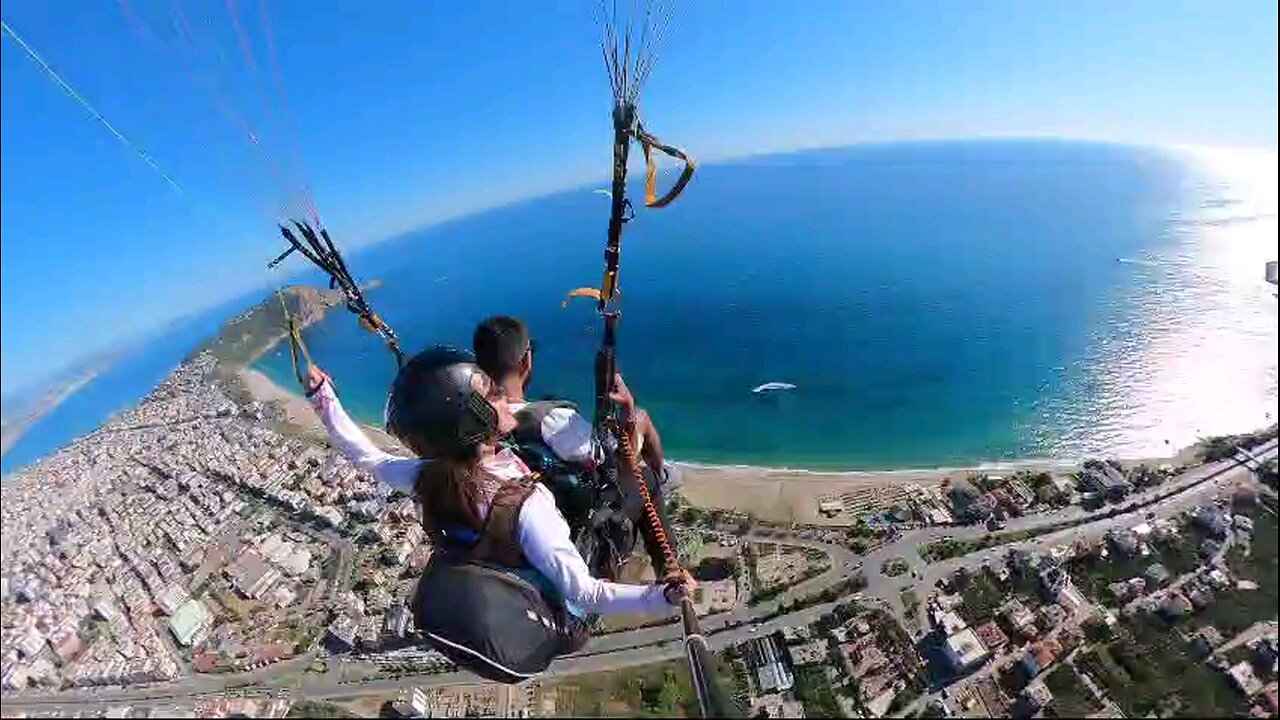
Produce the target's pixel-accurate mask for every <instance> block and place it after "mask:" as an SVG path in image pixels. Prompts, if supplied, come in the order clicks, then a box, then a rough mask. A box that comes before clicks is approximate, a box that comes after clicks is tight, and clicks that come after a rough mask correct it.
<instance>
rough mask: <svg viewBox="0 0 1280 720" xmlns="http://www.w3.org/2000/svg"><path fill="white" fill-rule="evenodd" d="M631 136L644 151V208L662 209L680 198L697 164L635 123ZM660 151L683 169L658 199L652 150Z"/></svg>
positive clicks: (687, 155)
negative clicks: (674, 160) (665, 192)
mask: <svg viewBox="0 0 1280 720" xmlns="http://www.w3.org/2000/svg"><path fill="white" fill-rule="evenodd" d="M631 134H632V136H634V137H635V139H636V140H637V141H639V143H640V147H641V148H642V149H643V150H644V165H645V177H644V204H645V207H651V208H662V207H666V206H667V205H669V204H671V201H673V200H675V199H676V198H678V197H680V193H682V192H684V188H685V186H686V185H688V184H689V181H690V180H692V179H693V171H694V170H696V169H697V167H698V164H697V163H696V162H695V161H694V159H693V158H691V157H689V154H688V153H686V152H685V151H683V150H681V149H680V148H678V147H675V146H674V145H667V144H666V143H664V142H662V141H661V140H659V139H658V138H657V137H655V136H653V135H650V134H649V133H648V132H647V131H646V130H645V129H644V126H643V125H641V124H640V122H639V121H636V125H635V129H633V130H632V131H631ZM655 148H656V149H658V150H661V151H662V152H663V153H665V154H666V155H667V156H669V157H673V158H675V159H677V160H679V161H681V162H683V163H684V169H682V170H681V171H680V177H678V178H676V182H675V184H674V185H672V186H671V189H670V190H668V191H667V194H666V195H663V196H662V197H658V189H657V185H658V166H657V163H655V162H654V159H653V150H654V149H655Z"/></svg>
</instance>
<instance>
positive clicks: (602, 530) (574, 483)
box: [510, 400, 638, 580]
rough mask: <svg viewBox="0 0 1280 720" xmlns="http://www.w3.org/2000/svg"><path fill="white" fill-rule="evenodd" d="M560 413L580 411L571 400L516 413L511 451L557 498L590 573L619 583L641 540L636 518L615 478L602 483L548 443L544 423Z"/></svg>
mask: <svg viewBox="0 0 1280 720" xmlns="http://www.w3.org/2000/svg"><path fill="white" fill-rule="evenodd" d="M560 408H565V409H569V410H573V411H574V412H577V409H578V408H577V405H575V404H573V403H571V402H568V401H566V400H539V401H537V402H531V403H528V404H527V405H525V406H524V407H523V408H521V409H520V410H519V411H517V412H516V413H515V418H516V428H515V430H513V431H512V433H511V436H510V447H511V449H512V451H513V452H515V454H516V455H517V456H518V457H519V458H520V459H521V460H522V461H524V464H525V465H528V466H529V470H530V471H531V472H532V473H533V477H534V478H535V479H536V480H537V481H538V482H541V483H542V484H543V485H546V486H547V489H548V490H550V491H551V494H552V495H553V496H555V499H556V507H557V508H559V510H560V513H561V514H562V515H563V516H564V518H565V522H567V523H568V524H569V529H570V532H571V537H572V538H573V541H574V545H575V546H576V547H577V548H578V552H579V553H581V555H582V558H583V559H584V560H586V562H587V567H589V568H590V569H591V573H592V574H593V575H595V576H596V577H602V578H606V579H609V580H615V579H617V577H618V567H619V565H620V564H621V562H622V560H623V559H624V558H626V557H627V556H628V555H630V554H631V551H632V549H633V548H634V547H635V542H636V538H637V537H638V535H637V526H636V524H635V517H632V516H633V515H634V513H633V512H628V511H627V509H626V505H625V503H624V500H623V496H622V493H621V491H620V490H619V489H618V486H617V482H616V479H608V478H602V477H600V476H599V474H598V473H597V472H596V471H595V470H594V469H592V468H590V467H587V466H585V465H583V464H580V463H573V462H568V461H566V460H563V459H561V458H560V457H559V456H557V455H556V454H555V451H554V450H552V449H551V447H550V446H549V445H548V444H547V442H546V440H545V439H543V436H542V421H543V420H544V419H545V418H546V417H547V415H548V413H550V412H551V411H553V410H556V409H560Z"/></svg>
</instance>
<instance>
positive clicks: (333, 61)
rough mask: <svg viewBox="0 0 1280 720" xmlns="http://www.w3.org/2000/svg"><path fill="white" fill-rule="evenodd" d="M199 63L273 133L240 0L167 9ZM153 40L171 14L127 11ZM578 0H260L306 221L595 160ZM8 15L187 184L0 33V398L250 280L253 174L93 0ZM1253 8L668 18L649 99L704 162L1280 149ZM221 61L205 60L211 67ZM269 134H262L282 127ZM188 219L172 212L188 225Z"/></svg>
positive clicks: (600, 169)
mask: <svg viewBox="0 0 1280 720" xmlns="http://www.w3.org/2000/svg"><path fill="white" fill-rule="evenodd" d="M184 4H185V6H186V12H187V13H188V14H189V15H190V17H189V18H188V20H189V22H190V24H191V25H192V26H193V28H194V30H195V39H194V42H193V43H191V44H190V45H187V46H182V47H186V48H188V49H189V50H190V51H191V52H193V53H196V54H194V55H192V57H194V58H196V62H197V64H198V66H199V67H201V68H203V69H204V73H205V74H204V75H203V76H205V77H208V76H210V75H214V76H216V77H219V78H221V81H222V82H223V83H224V90H223V95H224V96H225V97H226V98H228V101H227V107H230V108H233V109H236V110H237V111H238V112H239V113H240V114H241V115H243V116H246V117H247V118H248V120H249V122H250V123H251V124H252V125H254V126H255V127H257V128H258V129H259V131H260V134H262V135H263V138H264V140H266V141H268V142H270V138H272V137H283V135H282V134H281V133H274V134H273V133H272V132H271V129H272V128H278V127H282V126H284V124H285V123H283V122H274V123H273V122H272V118H273V116H271V115H268V114H267V112H266V109H267V107H268V104H266V103H263V102H261V100H262V97H263V96H262V95H259V94H258V92H257V91H256V90H255V88H256V87H258V86H256V85H255V84H254V79H255V77H258V78H261V79H262V82H263V87H264V89H265V91H270V90H271V89H272V85H271V83H272V73H271V71H270V64H269V61H268V59H267V55H266V42H265V36H264V33H263V29H264V27H265V26H264V25H263V23H262V22H261V20H260V17H259V14H258V9H259V6H258V0H238V1H236V0H233V3H232V4H234V5H236V6H237V7H238V9H239V11H240V14H241V16H242V18H243V22H244V25H245V32H246V34H247V37H248V38H249V40H250V42H251V43H253V44H254V50H255V52H256V55H255V58H256V60H257V61H258V62H259V63H260V66H259V68H258V70H259V75H257V76H255V75H253V74H252V73H250V72H249V70H248V69H247V68H246V63H245V59H244V56H243V54H242V53H241V51H240V47H239V45H238V44H237V40H236V35H235V33H234V31H233V29H232V26H231V24H230V21H229V14H228V12H227V5H226V4H225V3H224V2H223V1H222V0H211V1H210V2H201V3H194V2H191V0H184ZM124 5H125V6H128V7H132V8H133V10H134V11H135V12H136V14H137V15H138V16H140V17H141V18H142V19H143V20H144V21H146V22H148V23H150V25H151V26H152V27H153V28H156V29H157V30H160V31H162V32H163V34H164V35H165V36H168V37H171V36H172V31H171V30H170V27H171V24H170V23H171V11H170V8H171V3H170V0H130V1H129V2H126V3H124ZM594 5H595V4H594V3H593V2H591V1H590V0H584V2H559V3H551V2H526V1H523V0H513V1H511V2H449V1H446V0H441V1H440V2H400V3H387V2H377V1H376V0H363V1H362V2H341V3H329V2H320V3H312V2H303V1H301V0H288V1H285V0H272V1H271V2H270V27H271V28H272V29H273V30H274V35H275V44H276V46H277V50H278V57H279V67H280V72H281V75H282V77H283V79H284V85H285V87H286V90H287V94H288V105H289V108H290V109H291V110H292V113H291V114H292V118H293V121H294V122H293V124H294V125H295V126H296V127H295V132H294V133H291V134H289V135H288V137H292V138H294V141H293V143H292V144H291V145H290V144H285V145H282V144H278V143H274V144H273V147H275V148H276V151H277V155H278V156H284V157H286V158H287V155H288V153H287V152H285V151H284V149H287V148H288V147H293V146H296V147H297V148H299V150H300V153H301V157H302V161H303V164H304V165H305V167H306V169H307V171H308V174H309V175H310V178H311V180H312V183H313V185H314V191H315V196H316V198H317V200H318V203H319V206H320V209H321V212H322V214H323V215H324V217H325V219H326V222H327V224H328V225H329V226H330V227H331V228H332V229H333V230H334V232H335V235H336V237H338V238H339V239H340V242H342V243H344V244H346V245H347V246H358V245H362V244H366V243H370V242H376V241H378V240H380V239H385V238H387V237H388V236H391V235H394V234H398V233H401V232H404V231H408V230H412V229H415V228H417V227H421V226H424V225H428V224H431V223H433V222H437V221H439V220H441V219H444V218H447V217H450V216H454V215H458V214H460V213H464V212H469V211H475V210H478V209H482V208H484V207H487V206H491V205H494V204H498V203H502V202H504V201H507V200H511V199H516V198H520V197H527V196H530V195H534V194H538V193H543V192H548V191H552V190H556V189H559V188H564V187H570V186H574V185H578V184H582V183H586V182H590V181H594V180H597V179H599V178H602V177H604V176H605V175H607V173H608V165H609V161H608V153H609V141H610V134H609V133H610V130H609V119H608V109H609V97H608V85H607V82H606V79H605V76H604V70H603V64H602V61H601V58H600V53H599V48H598V45H597V41H598V36H599V33H598V28H597V26H596V24H595V20H594V18H593V11H592V10H593V8H594ZM4 17H5V20H6V21H7V22H9V23H10V24H11V25H12V26H13V27H14V28H15V29H16V30H17V31H18V32H19V33H21V34H23V35H24V36H25V38H26V39H27V41H28V42H30V43H31V44H32V45H33V46H34V47H35V48H36V49H37V50H39V51H40V52H41V53H42V54H43V55H44V56H45V57H46V59H47V60H48V61H49V62H50V63H51V64H52V65H53V66H54V68H56V69H57V70H58V71H59V72H61V73H62V74H63V75H64V76H65V77H66V78H67V79H68V80H69V81H70V82H71V83H72V84H73V85H75V86H76V87H77V88H78V89H79V90H80V91H81V92H82V93H83V94H84V95H85V96H86V97H87V98H88V99H89V100H90V101H91V102H92V103H94V104H95V105H97V106H98V108H99V109H100V110H101V111H102V113H103V114H104V115H105V116H106V117H107V118H108V119H110V120H111V121H112V122H113V123H114V124H115V125H116V126H118V127H119V128H120V129H121V131H122V132H124V134H126V135H128V136H130V137H131V138H132V139H133V140H135V141H136V142H138V143H139V144H142V145H145V146H146V147H147V148H148V149H149V150H150V151H151V152H152V154H153V155H154V156H155V157H156V159H157V161H158V162H159V163H160V164H161V165H162V166H163V167H165V168H166V169H167V170H168V171H169V172H170V173H171V174H173V175H174V176H175V177H176V178H177V180H178V182H179V183H180V184H182V185H183V186H184V187H185V189H186V193H185V196H179V195H178V194H177V193H175V192H174V191H173V190H172V189H171V188H170V187H168V186H167V185H166V184H165V183H164V181H163V180H162V179H161V178H160V177H159V176H158V175H157V174H156V173H155V172H154V171H152V170H151V169H149V168H148V167H146V166H145V165H144V164H143V163H142V162H141V161H140V160H139V159H138V158H137V157H136V156H134V155H133V154H132V153H131V151H129V150H128V149H126V148H124V147H123V146H121V145H120V144H119V143H118V142H117V141H116V140H115V139H114V138H113V137H112V136H110V135H109V134H108V133H107V131H106V130H105V129H104V128H102V127H100V126H99V125H97V124H96V123H95V122H94V121H92V120H91V119H90V118H89V117H88V116H87V115H86V113H85V112H84V111H83V110H82V109H81V108H80V107H79V106H77V105H76V104H74V103H73V102H72V101H71V100H70V99H69V98H68V97H66V96H65V95H64V94H63V93H62V91H61V90H59V89H58V88H57V87H55V86H54V85H53V84H52V83H51V82H50V81H49V80H48V78H46V77H44V76H43V75H42V74H41V73H39V72H38V71H37V70H36V68H35V66H34V65H33V64H32V63H31V62H30V61H29V60H28V59H27V58H26V57H25V55H24V54H23V53H22V51H20V50H19V49H18V48H17V47H16V46H14V45H13V44H12V43H10V42H9V41H8V39H6V40H4V49H3V82H2V83H0V88H2V89H3V98H2V102H0V108H2V112H3V119H2V123H0V124H2V125H3V148H2V150H0V161H2V163H3V168H2V174H3V178H4V182H3V185H2V186H0V188H2V193H3V196H2V199H0V204H2V212H0V222H2V225H3V226H2V228H0V237H2V238H3V241H2V244H0V247H2V248H3V262H0V272H2V274H3V277H2V281H0V290H2V294H3V296H2V302H0V310H2V313H3V317H2V318H0V328H2V333H3V338H2V340H3V342H0V353H2V354H3V391H4V392H5V393H10V392H13V391H15V390H18V389H20V388H21V387H23V386H25V385H28V384H30V383H32V382H33V381H36V380H38V379H40V378H42V377H43V376H45V375H47V374H48V373H49V372H50V371H52V370H54V369H56V368H58V367H61V366H65V365H66V364H67V363H70V362H73V361H75V360H77V359H80V358H82V357H84V356H86V355H89V354H92V353H94V352H98V351H101V350H102V349H104V348H106V347H109V346H111V345H112V344H114V343H116V342H119V341H121V340H127V339H129V338H135V337H137V336H138V335H139V334H140V333H144V332H146V331H149V330H153V329H155V328H157V327H159V326H160V325H161V324H163V323H164V322H165V321H168V320H171V319H173V318H175V317H177V316H179V315H182V314H185V313H188V312H191V311H194V310H198V309H200V308H203V307H208V306H210V305H212V304H214V303H216V302H218V301H219V300H225V299H227V298H229V297H232V296H235V295H237V294H240V293H243V292H245V291H247V290H250V289H252V288H254V287H257V286H260V285H263V284H265V282H266V281H267V280H268V278H267V276H266V274H265V272H264V271H263V270H262V267H263V263H264V260H265V259H266V258H268V257H269V256H270V255H271V254H272V253H273V251H274V250H275V249H277V247H278V240H277V238H276V237H275V235H274V234H273V227H272V224H271V222H272V220H273V213H274V210H273V208H275V207H278V205H279V204H278V202H277V201H276V199H275V198H274V197H273V195H272V190H271V184H270V182H269V178H270V174H269V173H268V172H267V171H266V170H264V169H263V168H262V167H261V166H260V165H257V164H255V161H254V157H255V156H254V154H253V153H252V151H251V149H250V144H249V142H248V141H247V140H246V139H245V137H244V135H243V133H241V132H239V131H237V130H236V128H235V125H234V124H233V122H231V121H229V120H227V119H225V118H224V116H223V115H222V114H220V111H219V110H218V107H219V105H218V104H217V102H216V101H215V100H214V98H213V95H211V94H210V93H209V92H207V91H206V90H205V89H204V87H203V86H202V85H200V84H199V83H198V82H197V81H196V80H193V79H192V78H191V77H190V76H189V75H188V74H187V73H186V72H184V71H183V69H182V68H183V67H184V66H183V63H182V61H181V58H182V57H183V55H181V54H180V53H175V51H174V49H173V48H172V47H168V48H166V47H161V46H157V45H155V44H153V43H151V42H150V40H149V39H148V38H147V37H146V36H145V35H143V34H141V33H140V32H139V31H138V29H137V28H136V27H134V26H132V25H131V24H130V23H129V21H128V19H127V18H126V15H125V13H124V12H123V11H122V6H121V5H119V4H117V3H115V2H106V1H104V2H81V1H79V0H39V1H37V0H9V1H8V2H6V3H5V4H4ZM1276 23H1277V16H1276V8H1275V4H1274V3H1273V2H1272V3H1269V2H1261V1H1258V2H1253V1H1239V0H1232V1H1231V2H1191V3H1185V2H1169V1H1168V0H1159V1H1153V2H1148V1H1140V0H1133V1H1129V0H1126V1H1125V2H1110V1H1108V2H1093V1H1086V2H1050V1H1047V0H1033V1H1027V0H1010V1H1009V2H961V1H960V0H947V1H941V2H910V3H889V2H880V1H879V0H872V1H868V2H858V1H856V0H836V1H834V2H825V1H819V0H806V2H800V3H785V2H773V1H772V0H771V1H769V2H764V1H762V0H746V1H745V2H722V1H713V0H705V1H698V2H685V3H682V4H680V5H679V6H678V7H677V14H676V19H675V22H674V23H673V25H672V27H671V29H670V31H669V33H668V37H667V42H666V44H665V47H664V48H663V50H662V55H661V57H660V59H659V64H658V66H657V69H656V71H655V73H654V76H653V80H652V81H651V82H650V84H649V86H648V88H647V90H646V95H645V97H644V100H643V102H642V105H643V107H644V109H645V112H646V115H647V116H648V117H649V118H650V119H651V125H652V127H653V129H654V130H656V131H657V132H658V133H659V134H660V135H662V136H664V137H667V138H670V139H672V140H678V141H679V142H681V143H683V144H684V145H686V146H687V147H689V148H690V149H691V150H692V151H693V152H694V153H695V155H697V156H698V157H699V158H700V159H703V160H711V161H714V160H716V159H723V158H729V157H734V156H741V155H746V154H752V153H759V152H766V151H777V150H786V149H793V148H800V147H813V146H820V145H839V144H848V143H853V142H858V141H864V140H880V139H894V138H915V137H952V138H959V137H973V136H988V137H989V136H1002V135H1049V136H1059V137H1088V138H1106V139H1115V140H1121V141H1134V142H1141V143H1176V144H1199V145H1217V146H1222V145H1225V146H1263V147H1271V148H1274V147H1275V145H1276V120H1277V118H1276V104H1277V103H1276V86H1277V73H1276V43H1277V33H1276ZM217 53H221V56H220V57H219V55H218V54H217ZM277 119H278V118H277ZM193 207H194V209H193Z"/></svg>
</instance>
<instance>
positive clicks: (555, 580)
mask: <svg viewBox="0 0 1280 720" xmlns="http://www.w3.org/2000/svg"><path fill="white" fill-rule="evenodd" d="M311 404H312V407H314V408H315V411H316V414H317V415H319V416H320V421H321V422H322V423H324V426H325V429H326V430H328V432H329V438H330V440H332V442H333V444H334V446H335V447H337V449H338V451H339V452H341V453H342V454H343V455H344V456H345V457H346V458H347V459H348V460H350V461H351V462H352V463H354V464H355V465H356V466H357V467H360V468H361V469H363V470H366V471H368V472H370V473H372V474H373V476H374V477H375V478H376V479H377V480H378V481H379V482H382V483H384V484H386V485H389V486H391V487H393V488H395V489H397V490H400V491H401V492H404V493H406V494H409V495H412V494H414V490H413V485H414V481H415V479H416V478H417V476H418V470H419V468H421V467H422V463H423V462H425V461H424V460H422V459H420V458H403V457H397V456H395V455H392V454H391V453H388V452H384V451H382V450H380V449H378V448H377V447H376V446H375V445H374V444H373V443H372V442H371V441H370V440H369V438H368V436H366V435H365V434H364V431H362V430H361V429H360V426H359V425H357V424H356V423H355V421H353V420H352V419H351V417H350V416H349V415H347V412H346V410H345V409H344V408H343V407H342V403H341V402H339V401H338V396H337V394H336V393H334V391H333V386H332V385H331V384H330V383H327V382H326V383H325V384H324V385H323V386H322V387H321V388H320V389H319V390H318V391H317V392H316V393H315V394H314V395H312V396H311ZM484 469H485V470H486V471H488V472H489V473H490V474H492V475H493V476H495V477H497V478H499V479H501V480H518V479H520V478H523V477H525V476H527V475H528V474H529V468H528V467H527V466H526V465H525V464H524V462H523V461H521V460H520V458H518V457H516V456H515V454H514V453H512V452H511V451H510V450H502V451H500V452H498V453H497V454H496V455H494V456H493V457H492V458H490V459H487V460H486V461H485V463H484ZM480 511H481V513H482V514H484V515H485V516H487V515H488V513H489V508H488V505H487V500H486V504H485V506H484V507H482V508H480ZM517 530H518V532H519V540H520V548H521V550H522V551H523V552H524V556H525V558H526V559H527V560H528V561H529V564H530V565H532V566H533V567H534V568H537V570H538V572H540V573H542V574H543V575H544V576H545V577H546V578H547V579H548V580H550V581H551V582H552V584H554V585H555V586H556V588H557V589H558V590H559V591H560V593H561V594H562V595H563V596H564V597H565V599H566V600H569V601H570V602H572V603H574V604H575V605H577V606H578V607H580V608H582V609H583V610H586V611H587V612H594V613H599V614H601V615H617V614H625V613H646V614H651V615H670V614H673V613H674V612H675V608H674V607H672V605H671V604H670V603H668V602H667V600H666V598H665V597H664V596H663V594H662V591H663V587H662V586H661V585H625V584H622V583H614V582H608V581H606V580H601V579H599V578H595V577H592V576H591V571H590V569H588V568H587V563H586V562H585V561H584V560H583V559H582V555H581V554H580V553H579V552H578V549H577V548H576V547H574V545H573V541H572V540H571V538H570V533H569V524H568V523H566V522H565V520H564V516H562V515H561V514H560V510H559V508H557V507H556V502H555V497H554V496H553V495H552V494H551V491H550V490H548V489H547V488H546V487H545V486H543V485H538V486H537V488H536V489H535V490H534V492H533V494H532V495H530V496H529V499H528V500H526V501H525V503H524V505H523V506H522V507H521V508H520V517H519V519H518V522H517Z"/></svg>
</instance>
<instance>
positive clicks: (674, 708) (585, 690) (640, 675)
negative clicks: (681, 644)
mask: <svg viewBox="0 0 1280 720" xmlns="http://www.w3.org/2000/svg"><path fill="white" fill-rule="evenodd" d="M716 665H717V667H716V681H717V682H718V683H720V686H721V687H722V688H724V690H725V691H726V693H728V694H730V695H731V696H732V697H734V698H735V699H737V698H738V696H739V695H743V693H740V692H738V685H739V684H740V681H739V679H738V678H736V677H735V672H734V670H733V668H732V664H731V663H730V662H728V661H727V659H724V658H717V664H716ZM555 691H556V713H557V715H560V716H565V717H570V716H572V717H700V711H699V707H698V696H697V694H696V693H695V692H694V689H693V683H692V679H691V678H690V676H689V669H688V666H687V665H686V664H685V662H684V660H673V661H668V662H662V663H655V664H652V665H643V666H640V667H635V668H626V669H623V670H618V671H615V672H603V673H593V674H590V675H581V676H576V677H572V678H570V679H567V680H565V681H563V682H559V683H556V685H555Z"/></svg>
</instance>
